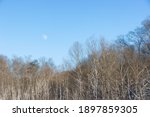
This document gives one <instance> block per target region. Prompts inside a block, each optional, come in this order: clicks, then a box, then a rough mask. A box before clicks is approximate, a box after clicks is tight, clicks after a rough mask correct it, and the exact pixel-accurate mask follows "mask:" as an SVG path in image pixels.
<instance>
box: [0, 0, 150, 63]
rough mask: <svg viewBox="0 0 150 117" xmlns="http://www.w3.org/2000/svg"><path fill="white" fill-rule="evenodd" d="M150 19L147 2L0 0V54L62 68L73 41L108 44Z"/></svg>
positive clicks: (144, 0)
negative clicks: (45, 60) (48, 61)
mask: <svg viewBox="0 0 150 117" xmlns="http://www.w3.org/2000/svg"><path fill="white" fill-rule="evenodd" d="M148 16H150V2H149V0H0V54H3V55H6V56H8V57H10V58H11V57H13V56H14V55H16V56H21V57H25V56H28V55H31V56H32V58H37V59H38V58H40V57H46V58H52V59H53V61H54V63H55V64H56V65H58V64H61V63H62V60H63V58H66V57H67V55H68V50H69V48H70V47H71V45H72V44H73V42H75V41H79V42H81V43H84V42H85V41H86V40H87V39H88V38H90V37H91V36H94V37H96V38H100V37H104V38H106V39H107V40H109V41H112V40H114V39H116V37H117V36H118V35H120V34H126V33H127V32H128V31H131V30H134V29H135V28H136V27H138V26H140V25H141V22H142V21H143V20H144V19H145V18H147V17H148Z"/></svg>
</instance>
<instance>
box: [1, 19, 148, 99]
mask: <svg viewBox="0 0 150 117" xmlns="http://www.w3.org/2000/svg"><path fill="white" fill-rule="evenodd" d="M84 47H85V46H84ZM69 55H70V60H65V61H64V63H63V65H62V66H61V69H58V68H57V67H56V66H55V65H54V64H53V62H52V60H51V59H49V60H46V59H44V58H42V59H39V60H31V59H23V58H19V57H14V58H12V59H9V58H7V57H6V56H4V55H1V56H0V99H18V100H22V99H28V100H51V99H53V100H68V99H69V100H74V99H80V100H89V99H92V100H98V99H103V100H106V99H113V100H116V99H122V100H126V99H128V100H139V99H150V18H147V19H146V20H144V21H143V22H142V26H141V27H139V28H136V29H135V30H134V31H130V32H129V33H128V34H126V35H121V36H119V37H118V38H117V40H116V41H115V42H114V43H113V44H108V43H107V42H106V41H105V40H104V39H100V40H95V39H90V40H88V41H87V42H86V47H85V48H83V46H82V45H81V44H80V43H79V42H75V43H74V44H73V46H72V47H71V49H70V50H69Z"/></svg>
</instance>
